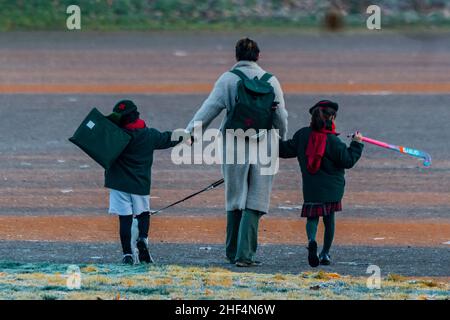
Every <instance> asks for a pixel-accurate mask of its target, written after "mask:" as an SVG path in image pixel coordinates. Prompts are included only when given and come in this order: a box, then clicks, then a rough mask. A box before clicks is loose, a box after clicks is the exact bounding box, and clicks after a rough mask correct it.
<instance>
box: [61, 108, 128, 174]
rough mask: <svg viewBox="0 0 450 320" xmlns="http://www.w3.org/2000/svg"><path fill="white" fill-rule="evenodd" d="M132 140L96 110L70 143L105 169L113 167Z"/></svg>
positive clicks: (92, 111)
mask: <svg viewBox="0 0 450 320" xmlns="http://www.w3.org/2000/svg"><path fill="white" fill-rule="evenodd" d="M130 140H131V136H130V135H129V134H128V133H126V132H125V131H124V130H122V129H121V128H120V127H119V126H117V125H116V124H115V123H113V122H112V121H111V120H109V119H108V118H107V117H105V116H104V115H103V114H102V113H101V112H100V111H98V110H97V109H96V108H94V109H92V110H91V112H89V114H88V115H87V117H86V118H85V119H84V120H83V122H82V123H81V125H80V126H79V127H78V129H77V131H75V133H74V135H73V137H71V138H69V141H70V142H72V143H74V144H75V145H77V146H78V147H79V148H80V149H81V150H83V151H84V152H85V153H86V154H87V155H88V156H89V157H91V158H92V159H93V160H94V161H95V162H97V163H98V164H99V165H101V166H102V167H103V168H105V169H109V168H110V167H111V165H112V164H113V163H114V161H116V159H117V158H118V157H119V156H120V154H121V153H122V152H123V150H124V149H125V148H126V146H127V145H128V143H129V142H130Z"/></svg>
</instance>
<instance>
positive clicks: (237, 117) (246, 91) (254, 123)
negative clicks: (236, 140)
mask: <svg viewBox="0 0 450 320" xmlns="http://www.w3.org/2000/svg"><path fill="white" fill-rule="evenodd" d="M230 72H232V73H234V74H235V75H237V76H238V77H239V78H240V80H239V82H238V84H237V96H236V104H235V106H234V108H233V110H231V111H230V112H229V114H228V115H227V121H226V123H225V127H224V128H225V129H234V130H236V129H243V130H244V131H245V130H248V129H256V130H257V131H258V132H259V130H260V129H267V130H270V129H272V124H273V113H274V111H275V110H276V106H277V103H276V102H275V101H274V100H275V93H274V90H273V87H272V86H271V84H270V83H269V82H268V80H269V79H270V78H271V77H272V75H271V74H269V73H266V74H264V75H263V76H262V77H261V79H258V78H257V77H255V78H254V79H250V78H248V77H247V76H246V75H245V74H244V73H243V72H242V71H240V70H238V69H233V70H231V71H230Z"/></svg>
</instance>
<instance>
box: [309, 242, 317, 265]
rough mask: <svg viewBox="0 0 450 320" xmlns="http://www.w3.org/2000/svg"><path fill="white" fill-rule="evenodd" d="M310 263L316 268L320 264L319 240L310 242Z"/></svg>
mask: <svg viewBox="0 0 450 320" xmlns="http://www.w3.org/2000/svg"><path fill="white" fill-rule="evenodd" d="M308 263H309V265H310V266H311V267H313V268H315V267H317V266H318V265H319V257H318V256H317V242H315V241H314V240H313V241H310V242H309V244H308Z"/></svg>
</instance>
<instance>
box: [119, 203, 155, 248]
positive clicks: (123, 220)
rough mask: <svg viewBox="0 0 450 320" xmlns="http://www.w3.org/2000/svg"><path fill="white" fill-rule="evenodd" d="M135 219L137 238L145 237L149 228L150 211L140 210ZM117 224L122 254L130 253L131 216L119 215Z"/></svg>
mask: <svg viewBox="0 0 450 320" xmlns="http://www.w3.org/2000/svg"><path fill="white" fill-rule="evenodd" d="M136 219H137V220H138V229H139V238H147V237H148V230H149V228H150V213H149V212H148V211H147V212H142V213H141V214H140V215H138V216H137V217H136ZM119 225H120V242H121V243H122V250H123V254H132V250H131V226H132V225H133V216H132V215H129V216H119Z"/></svg>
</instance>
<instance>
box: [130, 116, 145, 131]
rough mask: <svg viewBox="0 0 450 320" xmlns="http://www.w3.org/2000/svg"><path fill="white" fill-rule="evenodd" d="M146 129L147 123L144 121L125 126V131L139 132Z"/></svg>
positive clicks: (139, 120)
mask: <svg viewBox="0 0 450 320" xmlns="http://www.w3.org/2000/svg"><path fill="white" fill-rule="evenodd" d="M144 128H145V121H144V120H142V119H137V120H136V121H135V122H132V123H129V124H127V125H125V129H127V130H137V129H144Z"/></svg>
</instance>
